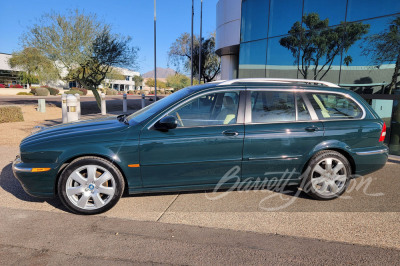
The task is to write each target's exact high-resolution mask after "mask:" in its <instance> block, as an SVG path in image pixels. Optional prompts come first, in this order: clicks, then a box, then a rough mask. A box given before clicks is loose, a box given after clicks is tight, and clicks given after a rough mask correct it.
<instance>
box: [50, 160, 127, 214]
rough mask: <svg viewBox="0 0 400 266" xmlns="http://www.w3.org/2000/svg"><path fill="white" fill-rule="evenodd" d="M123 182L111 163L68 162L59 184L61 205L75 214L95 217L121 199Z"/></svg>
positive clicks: (95, 161) (97, 161)
mask: <svg viewBox="0 0 400 266" xmlns="http://www.w3.org/2000/svg"><path fill="white" fill-rule="evenodd" d="M123 188H124V179H123V177H122V174H121V172H120V171H119V170H118V168H116V167H115V166H114V165H113V164H112V163H111V162H109V161H107V160H105V159H102V158H98V157H81V158H78V159H76V160H74V161H73V162H71V163H70V164H69V165H68V166H67V167H66V168H65V169H64V171H63V172H62V174H61V176H60V179H59V181H58V194H59V197H60V199H61V201H62V203H63V204H64V205H65V206H66V207H67V208H68V209H69V210H70V211H72V212H74V213H78V214H98V213H102V212H105V211H107V210H109V209H111V208H112V207H113V206H114V205H115V204H116V203H117V202H118V200H119V199H120V198H121V196H122V193H123Z"/></svg>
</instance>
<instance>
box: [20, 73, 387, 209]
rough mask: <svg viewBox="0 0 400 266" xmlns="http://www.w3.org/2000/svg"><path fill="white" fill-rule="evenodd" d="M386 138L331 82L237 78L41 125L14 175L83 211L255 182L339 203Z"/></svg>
mask: <svg viewBox="0 0 400 266" xmlns="http://www.w3.org/2000/svg"><path fill="white" fill-rule="evenodd" d="M385 135H386V126H385V124H384V122H383V121H382V120H381V119H380V118H379V117H378V115H377V114H376V113H375V112H374V111H373V109H372V108H371V107H370V106H369V105H368V104H367V103H366V102H365V101H364V100H363V99H362V98H361V97H360V96H358V95H357V94H356V93H354V92H352V91H349V90H346V89H342V88H339V87H338V86H337V85H334V84H332V83H328V82H323V81H312V80H290V79H239V80H230V81H219V82H213V83H208V84H205V85H200V86H194V87H188V88H185V89H182V90H180V91H178V92H175V93H173V94H172V95H170V96H168V97H165V98H163V99H162V100H160V101H157V102H155V103H153V104H151V105H149V106H147V107H146V108H143V109H141V110H139V111H137V112H135V113H133V114H131V115H129V116H118V117H107V118H103V119H95V120H88V121H81V122H76V123H69V124H62V125H57V126H52V127H48V128H44V129H42V130H41V131H39V132H36V133H35V134H33V135H31V136H29V137H27V138H25V139H24V140H23V141H22V142H21V145H20V155H19V156H17V158H16V160H15V162H14V164H13V171H14V174H15V176H16V177H17V178H18V180H19V181H20V182H21V184H22V186H23V187H24V189H25V191H26V192H27V193H29V194H30V195H33V196H38V197H49V196H55V195H58V196H59V197H60V199H61V201H62V202H63V204H65V206H66V207H67V208H68V209H69V210H71V211H72V212H75V213H81V214H96V213H100V212H104V211H106V210H108V209H110V208H111V207H113V206H114V205H115V204H116V203H117V201H118V200H119V198H120V197H121V195H122V194H123V193H124V191H125V192H126V193H129V194H133V193H144V192H165V191H188V190H210V189H214V188H215V187H216V186H217V185H218V187H219V188H221V189H223V188H225V189H226V188H230V187H231V186H232V184H238V182H242V183H244V182H248V181H249V180H256V182H265V180H268V179H271V180H272V179H276V180H279V179H280V181H285V182H286V184H290V185H296V184H297V185H299V186H300V185H301V187H302V188H303V189H304V190H305V192H306V193H308V194H310V195H311V196H312V197H314V198H316V199H333V198H336V197H339V196H340V195H341V194H342V193H344V191H345V190H346V188H347V186H348V184H349V181H350V179H351V178H352V177H354V176H357V175H365V174H368V173H371V172H373V171H376V170H378V169H380V168H381V167H383V166H384V165H385V163H386V161H387V158H388V149H387V147H386V146H385V145H384V143H383V141H384V138H385ZM232 169H235V175H234V176H233V177H232V178H230V179H229V178H228V180H223V182H222V183H221V180H222V178H225V179H226V177H227V173H229V172H232ZM288 172H289V173H290V174H287V173H288ZM257 180H258V181H257ZM239 184H241V183H239Z"/></svg>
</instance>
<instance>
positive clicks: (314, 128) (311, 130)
mask: <svg viewBox="0 0 400 266" xmlns="http://www.w3.org/2000/svg"><path fill="white" fill-rule="evenodd" d="M318 129H319V128H318V127H316V126H310V127H306V128H305V130H306V131H307V132H315V131H318Z"/></svg>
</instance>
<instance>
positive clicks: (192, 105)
mask: <svg viewBox="0 0 400 266" xmlns="http://www.w3.org/2000/svg"><path fill="white" fill-rule="evenodd" d="M238 105H239V92H218V93H211V94H207V95H204V96H200V97H197V98H195V99H193V100H191V101H189V102H188V103H186V104H184V105H183V106H180V107H178V108H177V109H174V110H173V111H171V112H170V113H169V114H168V115H172V116H174V117H175V118H176V119H177V120H178V127H198V126H213V125H232V124H236V123H237V113H238Z"/></svg>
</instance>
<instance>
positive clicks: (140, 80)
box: [133, 76, 143, 90]
mask: <svg viewBox="0 0 400 266" xmlns="http://www.w3.org/2000/svg"><path fill="white" fill-rule="evenodd" d="M133 81H134V82H135V90H136V88H137V87H140V86H142V85H143V77H142V76H133Z"/></svg>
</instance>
